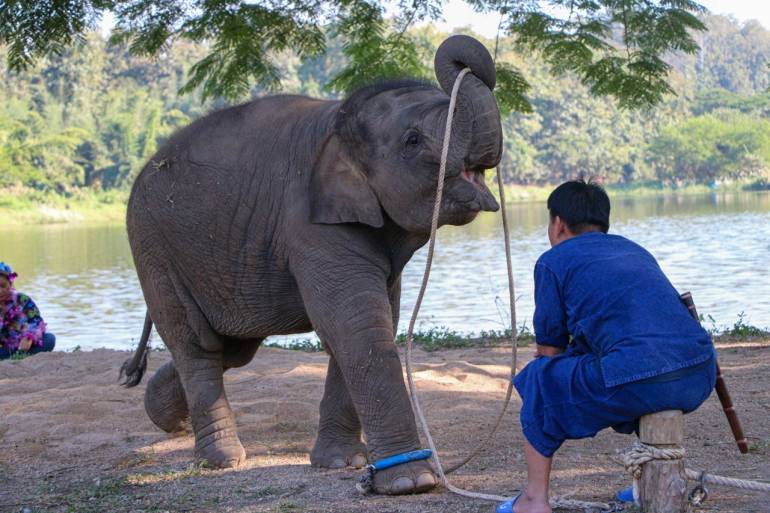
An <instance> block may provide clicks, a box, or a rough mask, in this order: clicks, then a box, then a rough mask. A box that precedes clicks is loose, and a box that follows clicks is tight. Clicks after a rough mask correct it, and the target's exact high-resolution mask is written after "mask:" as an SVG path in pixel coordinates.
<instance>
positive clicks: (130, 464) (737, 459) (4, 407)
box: [0, 337, 770, 513]
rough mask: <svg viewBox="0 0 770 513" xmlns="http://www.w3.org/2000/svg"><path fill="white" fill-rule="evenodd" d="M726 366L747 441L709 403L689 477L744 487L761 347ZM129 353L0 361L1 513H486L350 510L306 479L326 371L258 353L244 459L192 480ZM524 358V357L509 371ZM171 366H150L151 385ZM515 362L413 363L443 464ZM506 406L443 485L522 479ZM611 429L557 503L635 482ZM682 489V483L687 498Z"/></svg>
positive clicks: (248, 386) (453, 505)
mask: <svg viewBox="0 0 770 513" xmlns="http://www.w3.org/2000/svg"><path fill="white" fill-rule="evenodd" d="M718 349H719V352H720V358H721V366H722V370H723V373H724V375H725V378H726V380H727V383H728V386H729V387H730V392H731V394H732V397H733V400H734V402H735V404H736V405H737V409H738V414H739V416H740V418H741V421H742V422H743V426H744V429H745V431H746V434H747V436H748V440H749V444H750V452H749V454H747V455H740V454H739V453H738V451H737V449H736V447H735V444H734V442H733V441H732V439H731V435H730V431H729V428H728V425H727V421H726V420H725V419H724V415H723V414H722V412H721V408H720V405H719V402H718V400H717V398H716V397H715V396H712V397H711V398H710V399H709V400H708V401H707V402H706V403H705V404H704V405H703V406H702V407H701V408H700V409H699V410H698V411H696V412H695V413H693V414H691V415H690V416H688V417H687V420H686V442H685V447H686V449H687V458H688V459H687V463H688V466H689V467H691V468H693V469H704V470H707V471H709V472H712V473H716V474H721V475H728V476H734V477H738V478H744V479H767V478H768V477H769V476H770V425H769V424H768V423H767V422H766V420H767V407H768V404H770V337H765V338H758V339H754V340H752V341H748V340H745V339H744V340H742V341H739V342H730V343H727V342H726V343H720V344H718ZM128 356H129V353H128V352H125V351H113V350H106V349H99V350H95V351H88V352H75V353H62V352H53V353H46V354H40V355H36V356H34V357H30V358H26V359H24V360H22V361H3V362H0V386H1V387H2V388H3V390H6V391H8V393H4V394H0V418H2V419H3V422H2V423H0V443H2V446H3V447H4V449H3V451H1V452H0V473H2V475H3V486H2V487H0V511H3V512H5V511H8V512H9V513H10V512H18V511H23V510H24V508H29V510H30V511H34V512H35V513H43V512H45V513H49V512H51V513H52V512H57V513H58V512H62V513H64V512H77V513H97V512H98V513H101V512H103V511H110V512H113V513H129V512H149V511H168V512H174V513H176V512H183V511H184V512H199V513H204V512H206V513H210V512H212V511H223V512H233V513H234V512H238V513H257V512H259V513H294V512H312V513H322V512H323V513H326V512H335V513H348V512H350V513H352V512H363V513H369V512H371V513H382V512H388V513H439V512H441V513H444V512H456V513H479V512H481V513H485V512H490V513H491V512H492V511H493V504H491V503H486V502H482V501H476V500H470V499H465V498H461V497H458V496H455V495H451V494H449V493H447V492H446V491H444V490H435V491H433V492H431V493H427V494H423V495H417V496H405V497H381V496H366V497H363V496H361V495H359V494H358V493H357V492H356V491H355V489H354V483H355V481H356V480H357V479H358V478H359V477H360V476H361V474H362V472H361V471H359V470H354V469H341V470H320V469H314V468H311V467H310V465H309V457H308V453H309V451H310V449H311V447H312V445H313V440H314V437H315V433H316V427H317V422H318V403H319V401H320V398H321V395H322V394H323V382H324V376H325V374H326V366H327V360H328V358H327V356H326V355H325V354H323V353H304V352H297V351H287V350H283V349H275V348H262V349H260V351H259V353H258V354H257V357H256V358H255V359H254V361H252V362H251V363H250V364H249V365H247V366H245V367H242V368H239V369H233V370H231V371H229V372H228V373H227V374H226V376H225V382H226V388H227V394H228V398H229V400H230V404H231V405H232V408H233V411H234V413H235V416H236V419H237V423H238V431H239V436H240V439H241V441H242V443H243V445H244V447H245V449H246V453H247V460H246V462H245V464H244V465H243V466H242V467H241V468H239V469H238V470H225V471H217V470H209V469H206V468H201V467H199V466H195V465H192V464H191V463H190V462H191V458H192V449H193V437H192V436H191V435H190V434H185V435H183V436H177V437H169V436H167V435H165V434H164V433H163V432H161V431H159V430H158V429H157V428H155V426H153V424H152V423H151V422H150V421H149V419H148V418H147V416H146V414H145V413H144V410H143V406H142V398H143V394H144V387H145V386H146V383H147V378H146V377H145V379H144V381H143V382H142V383H141V384H140V385H139V386H138V387H136V388H131V389H125V388H121V387H120V386H118V385H117V383H116V379H117V376H118V370H119V368H120V365H121V363H122V362H123V361H124V360H125V359H126V358H127V357H128ZM532 357H533V350H532V348H531V347H525V348H522V349H521V352H520V366H523V365H525V364H526V363H527V362H528V361H529V360H530V359H531V358H532ZM168 360H169V354H168V353H167V352H160V353H159V352H153V353H152V354H151V356H150V362H149V365H150V368H149V372H148V375H150V376H151V375H152V373H154V372H155V370H157V368H158V367H159V366H160V365H162V364H163V363H165V362H167V361H168ZM509 365H510V353H509V352H508V350H507V349H505V348H492V347H474V348H470V349H452V350H439V351H432V352H425V351H422V350H419V349H418V350H416V351H415V358H414V370H415V379H416V384H417V388H418V390H419V391H420V394H421V399H422V401H421V402H422V405H423V409H424V411H425V414H426V417H427V419H428V422H429V424H430V427H431V429H432V432H433V435H434V437H435V438H436V443H437V444H438V446H439V448H440V450H441V454H442V456H443V459H444V461H445V462H447V463H452V462H454V461H457V460H458V459H460V458H461V457H463V456H464V455H466V454H468V452H469V451H470V450H471V448H472V447H473V446H474V445H475V443H476V442H477V441H478V440H479V439H481V438H482V437H483V435H484V434H485V433H486V432H488V430H489V429H490V426H491V424H492V423H493V421H494V419H495V418H496V416H497V414H498V412H499V409H500V407H501V406H502V401H503V398H504V396H505V389H506V386H507V376H508V375H509ZM519 406H520V403H519V399H518V397H517V396H516V394H514V397H513V399H512V403H511V408H510V410H509V413H507V414H506V417H505V420H504V422H503V425H502V428H501V429H500V432H499V433H498V434H497V435H496V437H495V438H494V440H493V442H492V443H491V444H490V446H489V448H488V449H487V450H485V451H484V453H483V454H482V455H480V456H479V457H477V458H476V459H475V460H473V461H472V462H470V463H469V464H468V465H466V466H465V467H463V468H462V469H460V470H459V471H458V472H457V473H455V474H453V475H452V476H451V480H452V482H453V484H455V485H457V486H460V487H463V488H467V489H471V490H476V491H485V492H492V493H500V494H506V495H510V494H513V493H514V492H516V491H517V490H518V489H519V486H521V484H522V483H523V482H524V479H525V474H526V473H525V465H524V460H523V455H522V452H521V449H520V447H521V444H522V438H521V434H520V431H519V426H518V410H519ZM633 440H634V439H633V438H632V437H629V436H623V435H618V434H616V433H613V432H612V431H611V430H607V431H604V432H602V433H600V434H599V435H598V436H597V437H596V438H593V439H586V440H580V441H570V442H568V443H566V444H565V445H564V446H563V447H562V449H561V450H560V451H559V454H558V455H557V457H556V458H555V460H554V474H553V493H554V494H559V495H564V494H569V495H571V496H572V497H574V498H576V499H583V500H591V501H607V500H609V499H610V498H611V497H612V494H613V493H614V491H615V490H617V489H619V488H621V487H623V486H626V485H627V484H628V483H629V482H630V481H629V478H628V477H627V476H626V475H624V473H623V471H622V466H621V465H620V464H619V463H618V461H617V454H616V451H617V450H619V449H622V448H625V447H627V446H629V445H630V444H631V443H632V442H633ZM691 485H692V483H691ZM766 505H767V501H766V497H764V496H761V495H760V494H757V493H751V492H742V491H739V490H736V489H732V488H721V487H711V488H710V494H709V499H708V502H707V503H706V504H705V505H704V506H705V507H707V508H708V509H709V510H713V511H717V510H718V511H724V512H742V513H743V512H757V513H759V512H765V511H766V509H767V506H766Z"/></svg>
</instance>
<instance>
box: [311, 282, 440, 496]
mask: <svg viewBox="0 0 770 513" xmlns="http://www.w3.org/2000/svg"><path fill="white" fill-rule="evenodd" d="M359 276H364V275H359ZM371 276H376V274H375V273H374V272H372V273H371V274H367V275H366V278H369V277H371ZM366 278H365V279H362V280H361V281H360V282H358V281H357V280H355V279H354V277H352V276H350V275H347V276H346V277H345V280H344V282H342V283H341V282H335V285H336V287H334V288H333V289H332V290H328V291H327V290H324V287H320V286H319V287H318V288H316V287H309V288H306V289H305V290H304V291H303V298H304V299H305V303H306V306H307V308H308V312H309V313H310V315H311V320H313V325H314V327H315V328H316V331H317V332H318V333H319V335H320V336H321V338H322V339H323V340H325V341H327V342H328V344H329V347H330V348H331V352H332V355H333V357H334V359H335V360H336V362H337V364H338V365H339V369H340V371H341V373H342V377H343V378H344V381H345V383H346V384H347V389H348V392H349V393H350V398H351V400H352V402H353V405H354V406H355V411H356V412H357V413H358V417H359V419H360V421H361V424H362V427H363V430H364V433H365V434H366V442H367V446H368V449H369V457H370V459H371V460H372V461H377V460H380V459H382V458H386V457H388V456H394V455H397V454H402V453H405V452H409V451H413V450H416V449H419V448H420V439H419V436H418V435H417V426H416V425H415V419H414V415H413V413H412V406H411V403H410V402H409V396H408V395H407V391H406V386H405V384H404V379H403V375H402V371H401V362H400V360H399V357H398V350H397V348H396V344H395V342H394V340H393V316H392V313H391V308H390V303H389V300H388V293H387V290H386V289H385V280H384V279H383V280H382V281H374V280H372V279H366ZM298 281H300V280H298ZM347 287H353V288H354V290H345V289H346V288H347ZM436 484H437V478H436V475H435V473H434V472H433V469H432V468H431V466H430V463H429V462H428V461H418V462H412V463H406V464H402V465H398V466H395V467H392V468H389V469H387V470H383V471H380V472H378V473H377V474H376V475H375V477H374V490H375V491H376V492H378V493H385V494H393V495H397V494H405V493H416V492H422V491H426V490H429V489H431V488H433V487H434V486H435V485H436Z"/></svg>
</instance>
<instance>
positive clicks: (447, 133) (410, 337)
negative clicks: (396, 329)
mask: <svg viewBox="0 0 770 513" xmlns="http://www.w3.org/2000/svg"><path fill="white" fill-rule="evenodd" d="M470 71H471V70H470V68H465V69H463V70H462V71H461V72H460V73H459V74H458V75H457V78H456V79H455V82H454V85H453V87H452V94H451V96H450V98H449V113H448V115H447V120H446V128H445V130H444V143H443V147H442V149H441V164H440V167H439V174H438V186H437V188H436V202H435V205H434V207H433V217H432V219H431V227H430V239H429V242H428V256H427V259H426V262H425V272H424V273H423V277H422V285H421V287H420V291H419V293H418V294H417V300H416V302H415V305H414V310H413V311H412V317H411V319H410V320H409V329H408V330H407V334H406V376H407V381H408V382H409V394H410V396H411V398H412V406H413V408H414V412H415V415H416V416H417V419H418V421H419V423H420V426H421V428H422V432H423V434H424V435H425V438H426V440H427V441H428V445H429V447H430V449H431V451H432V458H433V461H434V463H435V465H436V470H437V471H438V474H439V479H440V480H441V483H442V484H443V485H444V486H445V487H446V488H447V489H448V490H449V491H450V492H452V493H456V494H458V495H462V496H465V497H470V498H474V499H481V500H488V501H505V500H510V497H503V496H500V495H491V494H486V493H478V492H472V491H468V490H463V489H462V488H458V487H456V486H454V485H452V484H451V483H450V482H449V479H448V478H447V476H446V475H447V473H449V472H451V471H453V470H456V469H458V468H460V467H461V466H462V465H464V464H465V463H467V462H468V461H470V460H471V459H472V458H473V457H474V456H476V455H477V454H478V453H479V452H480V451H481V450H483V449H484V448H485V447H486V446H487V444H488V442H489V441H490V440H491V439H492V437H493V436H494V434H495V432H496V431H497V429H498V427H499V426H500V424H501V422H502V419H503V416H504V415H505V412H506V410H507V408H508V404H509V403H510V400H511V395H512V393H513V377H514V375H515V374H516V363H517V351H516V345H517V339H518V333H517V330H516V305H515V301H514V299H515V296H514V283H513V265H512V264H511V245H510V236H509V234H508V219H507V217H506V212H505V192H504V189H503V180H502V177H501V176H500V171H499V170H498V172H497V184H498V187H499V189H500V212H501V215H502V218H503V233H504V239H505V258H506V263H507V268H508V294H509V296H510V297H509V300H510V307H511V342H512V357H511V375H510V379H509V380H508V390H507V392H506V395H505V403H504V404H503V409H502V411H501V412H500V415H499V416H498V418H497V421H496V422H495V425H494V427H493V429H492V431H491V432H490V434H489V436H487V438H486V439H484V440H483V441H482V442H481V443H480V444H479V445H478V446H477V447H476V448H475V449H474V450H473V451H472V452H471V454H470V455H469V456H467V457H466V458H465V459H463V460H462V461H461V462H459V463H458V464H456V465H453V466H452V468H451V469H448V470H446V471H445V470H444V468H443V466H442V464H441V458H440V456H439V454H438V450H437V449H436V444H435V442H434V441H433V437H432V436H431V434H430V429H429V428H428V423H427V421H426V420H425V416H424V415H423V412H422V408H421V407H420V399H419V396H418V395H417V388H416V387H415V384H414V378H413V376H412V374H413V372H412V346H413V343H414V326H415V323H416V321H417V314H418V313H419V311H420V306H421V305H422V300H423V297H424V296H425V290H426V289H427V287H428V278H429V277H430V270H431V266H432V264H433V253H434V250H435V244H436V231H437V229H438V218H439V213H440V210H441V197H442V195H443V192H444V178H445V176H446V162H447V157H448V155H449V141H450V137H451V135H452V120H453V118H454V110H455V105H456V103H457V92H458V91H459V89H460V83H461V82H462V80H463V77H465V75H467V74H468V73H470ZM551 507H552V508H561V509H591V508H594V509H602V510H607V509H609V505H607V504H605V503H599V502H583V501H576V500H571V499H567V498H559V497H554V498H552V499H551Z"/></svg>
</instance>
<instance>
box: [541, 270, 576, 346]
mask: <svg viewBox="0 0 770 513" xmlns="http://www.w3.org/2000/svg"><path fill="white" fill-rule="evenodd" d="M533 324H534V327H535V341H536V343H537V348H536V353H535V354H536V355H537V356H556V355H557V354H560V353H563V352H564V349H565V348H566V347H567V344H569V331H568V329H567V311H566V308H565V306H564V301H563V299H562V290H561V284H560V283H559V280H558V278H557V277H556V275H555V274H554V273H553V271H551V270H550V269H549V268H548V267H547V266H545V265H544V264H541V263H537V264H535V316H534V322H533Z"/></svg>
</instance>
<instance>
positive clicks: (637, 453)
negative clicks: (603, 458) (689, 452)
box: [623, 441, 770, 493]
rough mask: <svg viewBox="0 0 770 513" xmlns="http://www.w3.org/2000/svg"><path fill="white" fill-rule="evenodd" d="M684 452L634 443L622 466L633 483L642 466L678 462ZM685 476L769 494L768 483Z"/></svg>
mask: <svg viewBox="0 0 770 513" xmlns="http://www.w3.org/2000/svg"><path fill="white" fill-rule="evenodd" d="M684 456H685V450H684V449H682V448H681V447H679V448H671V449H668V448H660V447H654V446H652V445H648V444H645V443H642V442H638V441H637V442H636V443H635V444H634V445H633V446H632V447H630V448H629V449H628V450H626V452H624V453H623V466H624V467H625V468H626V471H627V472H628V473H629V474H631V476H633V478H634V482H635V483H636V481H637V480H639V478H640V477H641V476H642V466H643V465H644V464H645V463H647V462H650V461H653V460H680V459H682V458H684ZM685 476H686V477H687V479H689V480H691V481H699V482H703V483H710V484H715V485H721V486H731V487H733V488H740V489H741V490H754V491H757V492H766V493H770V483H762V482H760V481H750V480H747V479H737V478H734V477H724V476H716V475H714V474H709V473H706V472H698V471H695V470H692V469H689V468H688V469H686V470H685Z"/></svg>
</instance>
